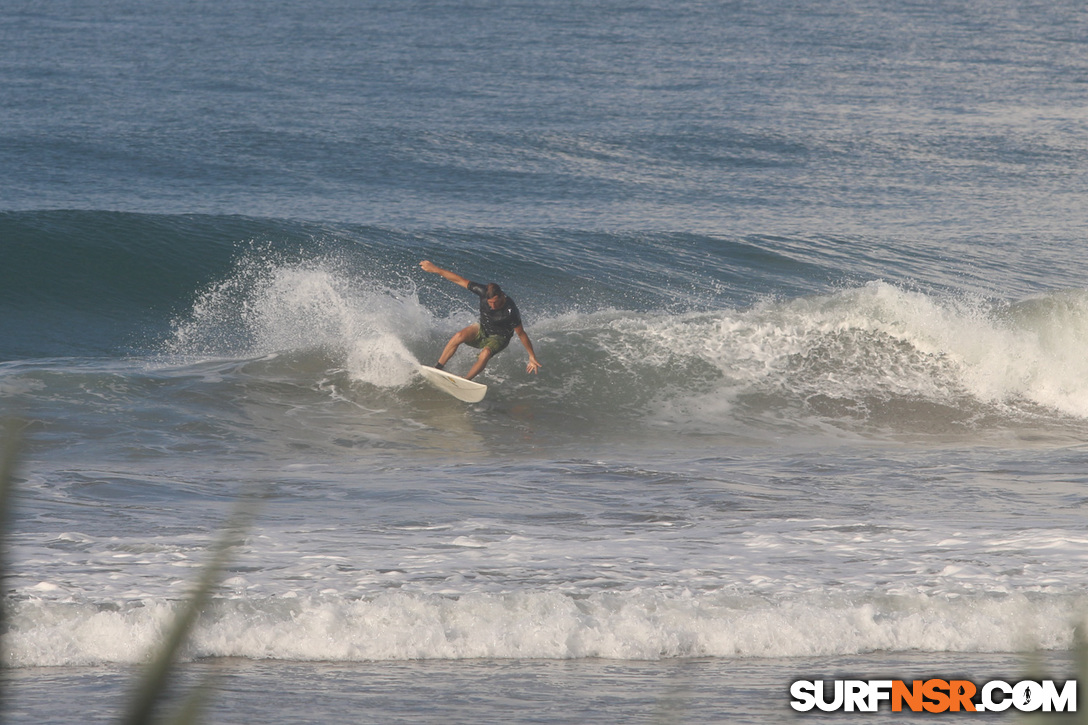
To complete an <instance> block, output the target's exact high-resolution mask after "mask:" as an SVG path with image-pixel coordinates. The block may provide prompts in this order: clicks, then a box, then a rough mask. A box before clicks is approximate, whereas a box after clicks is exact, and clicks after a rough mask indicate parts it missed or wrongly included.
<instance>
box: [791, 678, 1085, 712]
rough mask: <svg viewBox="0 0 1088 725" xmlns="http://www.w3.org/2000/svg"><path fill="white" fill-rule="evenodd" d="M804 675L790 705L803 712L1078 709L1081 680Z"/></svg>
mask: <svg viewBox="0 0 1088 725" xmlns="http://www.w3.org/2000/svg"><path fill="white" fill-rule="evenodd" d="M827 684H828V685H829V686H826V687H825V683H824V680H798V681H797V682H794V683H793V684H792V685H790V695H791V697H792V698H793V699H792V700H791V701H790V707H792V708H793V709H794V710H797V711H799V712H808V711H810V710H812V709H814V708H815V709H818V710H822V711H824V712H834V711H836V710H842V711H845V712H876V711H877V710H879V709H880V707H881V704H882V703H887V704H888V706H889V707H890V708H891V711H892V712H902V711H903V710H904V709H906V710H909V711H912V712H1002V711H1004V710H1008V709H1009V708H1010V707H1012V708H1015V709H1016V710H1019V711H1020V712H1076V711H1077V681H1076V680H1068V681H1066V682H1065V683H1064V684H1062V685H1061V686H1059V685H1058V684H1057V683H1056V682H1055V681H1054V680H1039V681H1036V680H1021V681H1020V682H1016V683H1013V684H1010V683H1008V682H1004V681H1002V680H991V681H990V682H987V683H986V684H984V685H982V686H981V687H979V686H977V685H975V683H973V682H971V681H970V680H939V679H929V680H913V681H912V682H910V683H907V682H904V681H903V680H833V681H831V682H829V683H827Z"/></svg>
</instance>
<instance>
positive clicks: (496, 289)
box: [484, 282, 506, 299]
mask: <svg viewBox="0 0 1088 725" xmlns="http://www.w3.org/2000/svg"><path fill="white" fill-rule="evenodd" d="M484 295H485V297H486V298H487V299H491V298H493V297H505V296H506V293H505V292H503V291H502V287H500V286H498V285H497V284H495V283H494V282H488V283H487V290H486V291H485V292H484Z"/></svg>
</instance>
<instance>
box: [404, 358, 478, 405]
mask: <svg viewBox="0 0 1088 725" xmlns="http://www.w3.org/2000/svg"><path fill="white" fill-rule="evenodd" d="M419 373H420V375H422V376H423V379H424V380H426V381H427V382H428V383H430V384H431V385H433V386H434V387H436V388H438V389H439V390H441V391H442V392H444V393H449V394H450V395H452V396H453V397H455V398H457V399H458V400H463V401H465V402H466V403H479V402H480V401H481V400H483V399H484V396H485V395H487V386H486V385H484V384H483V383H474V382H473V381H471V380H466V379H464V378H462V377H460V376H458V375H454V374H453V373H447V372H446V371H445V370H439V369H438V368H432V367H430V366H427V365H420V366H419Z"/></svg>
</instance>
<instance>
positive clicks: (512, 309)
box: [419, 260, 540, 380]
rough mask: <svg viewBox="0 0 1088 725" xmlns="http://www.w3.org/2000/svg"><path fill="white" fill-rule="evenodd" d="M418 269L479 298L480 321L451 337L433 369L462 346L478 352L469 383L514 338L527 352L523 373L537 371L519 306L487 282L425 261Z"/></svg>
mask: <svg viewBox="0 0 1088 725" xmlns="http://www.w3.org/2000/svg"><path fill="white" fill-rule="evenodd" d="M419 266H420V267H421V268H422V269H423V271H424V272H431V273H432V274H437V275H439V276H440V277H442V278H443V279H447V280H449V281H450V282H453V283H454V284H456V285H460V286H461V287H464V288H465V289H467V290H468V291H469V292H472V293H473V294H475V295H477V296H478V297H479V298H480V321H479V322H476V323H473V324H471V325H469V326H468V327H466V328H465V329H463V330H461V331H460V332H458V333H456V334H455V335H454V336H453V337H451V338H450V341H449V342H447V343H446V347H445V349H444V350H442V354H441V355H440V356H439V357H438V364H436V365H435V367H436V368H438V369H439V370H442V369H443V367H444V366H445V364H446V363H447V362H449V360H450V358H451V357H453V354H454V353H455V352H457V348H458V347H460V346H461V344H462V343H465V344H467V345H469V346H471V347H475V348H478V349H479V350H480V355H479V357H477V358H476V364H474V365H473V366H472V369H471V370H469V371H468V373H467V374H466V375H465V378H466V379H467V380H472V379H473V378H474V377H476V376H477V375H479V374H480V371H481V370H483V369H484V367H485V366H486V365H487V361H488V360H490V359H491V358H492V356H494V355H498V354H499V353H500V352H502V351H503V350H504V349H506V346H507V345H509V344H510V338H512V337H513V336H514V335H517V336H518V339H519V340H521V344H522V345H524V346H525V349H526V350H527V351H528V352H529V364H528V365H526V366H525V371H526V372H530V373H536V372H537V371H538V370H540V361H539V360H537V359H536V353H535V352H533V343H531V342H530V341H529V335H528V334H526V332H525V328H524V327H523V326H522V324H521V313H520V312H518V306H517V305H516V304H514V300H513V299H511V298H510V297H507V296H506V294H505V293H504V292H503V291H502V289H501V288H500V287H499V286H498V285H497V284H495V283H494V282H489V283H488V284H486V285H484V284H480V283H479V282H471V281H469V280H467V279H465V278H464V277H462V276H461V275H459V274H457V273H456V272H451V271H449V270H448V269H442V268H441V267H439V266H438V265H436V264H434V263H432V262H429V261H427V260H423V261H422V262H420V263H419Z"/></svg>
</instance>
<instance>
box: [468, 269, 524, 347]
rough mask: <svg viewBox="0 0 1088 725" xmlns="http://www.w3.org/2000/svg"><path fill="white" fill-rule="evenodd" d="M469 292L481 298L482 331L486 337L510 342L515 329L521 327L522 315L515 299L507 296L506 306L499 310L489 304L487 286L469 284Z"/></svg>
mask: <svg viewBox="0 0 1088 725" xmlns="http://www.w3.org/2000/svg"><path fill="white" fill-rule="evenodd" d="M468 290H469V292H473V293H475V294H476V295H478V296H479V297H480V330H481V331H482V332H483V334H484V336H485V337H493V336H498V337H504V338H506V339H507V340H509V339H510V338H511V337H513V336H514V328H516V327H520V326H521V313H520V312H518V306H517V305H516V304H514V299H513V298H512V297H510V296H509V295H507V296H506V304H505V305H504V306H502V307H500V308H499V309H497V310H493V309H491V306H490V305H489V304H487V297H486V295H487V285H485V284H480V283H479V282H469V283H468Z"/></svg>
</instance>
